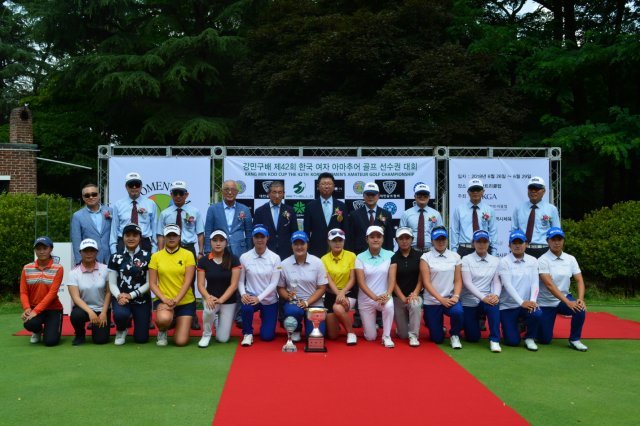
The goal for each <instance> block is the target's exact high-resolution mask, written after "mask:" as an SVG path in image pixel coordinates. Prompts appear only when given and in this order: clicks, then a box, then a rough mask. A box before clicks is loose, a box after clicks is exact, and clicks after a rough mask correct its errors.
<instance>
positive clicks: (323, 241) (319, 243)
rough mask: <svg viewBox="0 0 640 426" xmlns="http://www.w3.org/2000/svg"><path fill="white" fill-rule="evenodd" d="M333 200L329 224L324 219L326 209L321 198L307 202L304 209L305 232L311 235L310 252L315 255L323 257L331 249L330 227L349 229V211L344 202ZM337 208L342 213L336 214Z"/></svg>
mask: <svg viewBox="0 0 640 426" xmlns="http://www.w3.org/2000/svg"><path fill="white" fill-rule="evenodd" d="M332 202H333V212H332V214H331V218H330V219H329V225H327V222H326V221H325V220H324V210H322V202H321V201H320V200H319V199H316V200H313V201H311V202H310V203H309V204H307V207H306V209H305V211H304V232H306V233H307V235H309V253H311V254H313V255H314V256H318V257H322V256H324V255H325V254H327V252H328V251H329V246H328V245H327V232H329V230H330V229H333V228H340V229H342V230H343V231H345V232H346V231H347V212H346V210H345V205H344V203H343V202H342V201H339V200H337V199H335V198H333V201H332ZM336 209H338V210H340V211H341V212H342V215H337V214H335V211H336ZM340 218H341V219H340ZM348 238H349V236H348V235H347V239H348Z"/></svg>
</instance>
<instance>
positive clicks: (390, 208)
mask: <svg viewBox="0 0 640 426" xmlns="http://www.w3.org/2000/svg"><path fill="white" fill-rule="evenodd" d="M382 208H384V209H385V210H386V211H388V212H389V213H391V215H392V216H393V215H394V214H396V212H397V211H398V206H396V203H392V202H391V201H389V202H388V203H384V206H382Z"/></svg>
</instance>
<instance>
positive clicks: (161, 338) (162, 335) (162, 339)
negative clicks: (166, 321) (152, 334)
mask: <svg viewBox="0 0 640 426" xmlns="http://www.w3.org/2000/svg"><path fill="white" fill-rule="evenodd" d="M168 344H169V342H167V332H166V331H160V330H158V341H157V342H156V345H158V346H167V345H168Z"/></svg>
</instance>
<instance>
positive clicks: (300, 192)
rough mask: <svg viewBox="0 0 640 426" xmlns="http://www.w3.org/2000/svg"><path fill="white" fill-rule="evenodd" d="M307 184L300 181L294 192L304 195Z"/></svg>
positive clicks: (294, 186) (294, 187)
mask: <svg viewBox="0 0 640 426" xmlns="http://www.w3.org/2000/svg"><path fill="white" fill-rule="evenodd" d="M305 186H306V185H305V184H304V182H302V181H300V182H298V183H296V184H295V185H293V192H294V193H295V194H296V195H298V194H302V192H303V191H304V188H305Z"/></svg>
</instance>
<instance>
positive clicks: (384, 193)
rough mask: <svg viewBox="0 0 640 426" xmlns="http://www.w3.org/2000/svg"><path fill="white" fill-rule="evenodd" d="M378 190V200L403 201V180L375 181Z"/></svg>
mask: <svg viewBox="0 0 640 426" xmlns="http://www.w3.org/2000/svg"><path fill="white" fill-rule="evenodd" d="M376 183H377V184H378V187H379V188H381V190H380V198H383V199H384V198H386V199H389V198H391V199H403V198H404V180H402V179H398V180H396V179H393V180H392V179H388V180H387V179H385V180H376Z"/></svg>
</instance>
